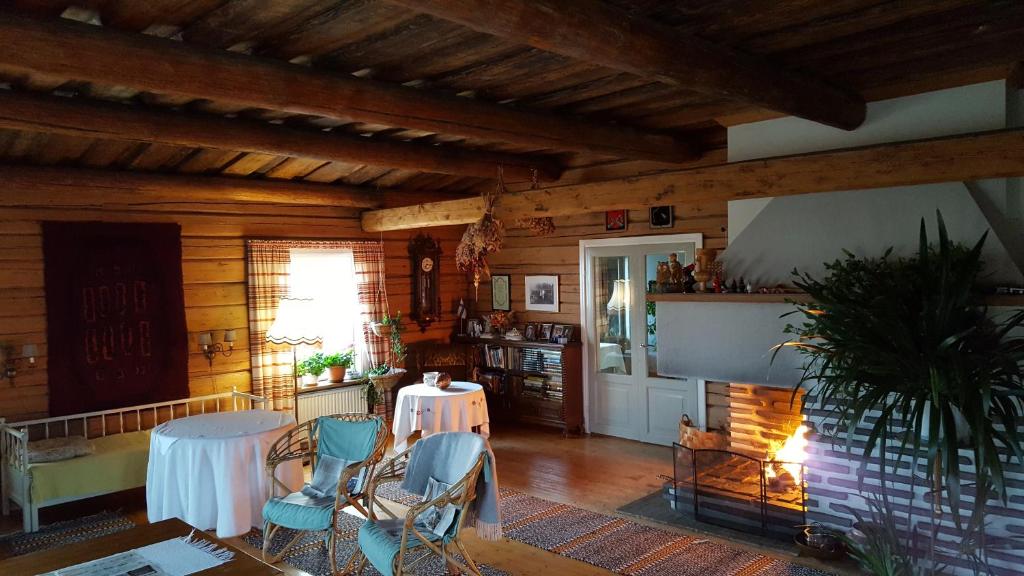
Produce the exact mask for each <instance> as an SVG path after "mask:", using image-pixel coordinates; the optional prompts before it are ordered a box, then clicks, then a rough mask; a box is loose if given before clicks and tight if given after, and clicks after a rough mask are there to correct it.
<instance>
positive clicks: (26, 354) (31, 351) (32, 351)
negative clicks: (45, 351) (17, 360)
mask: <svg viewBox="0 0 1024 576" xmlns="http://www.w3.org/2000/svg"><path fill="white" fill-rule="evenodd" d="M36 356H39V349H38V348H36V345H35V344H24V345H23V346H22V347H21V357H22V358H35V357H36Z"/></svg>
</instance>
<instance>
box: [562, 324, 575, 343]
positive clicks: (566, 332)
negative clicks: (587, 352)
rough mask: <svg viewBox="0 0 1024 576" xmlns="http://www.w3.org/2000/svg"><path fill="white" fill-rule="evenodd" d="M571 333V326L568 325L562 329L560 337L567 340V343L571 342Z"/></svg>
mask: <svg viewBox="0 0 1024 576" xmlns="http://www.w3.org/2000/svg"><path fill="white" fill-rule="evenodd" d="M572 332H573V326H572V324H568V325H566V326H565V327H564V330H562V337H563V338H565V339H566V340H568V341H569V342H572Z"/></svg>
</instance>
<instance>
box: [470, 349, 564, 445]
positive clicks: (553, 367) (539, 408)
mask: <svg viewBox="0 0 1024 576" xmlns="http://www.w3.org/2000/svg"><path fill="white" fill-rule="evenodd" d="M452 342H453V343H456V344H463V345H465V346H467V347H468V348H469V349H470V350H469V351H470V353H469V354H467V357H468V358H469V359H470V363H471V370H472V372H473V373H475V374H476V375H477V376H478V377H477V379H478V380H485V379H486V380H488V381H490V383H491V384H492V386H491V388H492V390H495V391H496V394H495V396H497V397H498V399H499V401H500V403H501V404H500V407H499V409H500V410H503V411H507V412H508V415H509V416H511V418H512V419H515V420H518V421H520V422H531V423H536V424H541V425H545V426H557V427H559V428H562V430H563V431H564V432H565V433H566V434H570V433H572V434H581V433H582V432H583V355H582V347H581V345H580V343H579V342H569V343H568V344H549V343H547V342H528V341H524V340H502V339H497V338H465V337H454V338H453V339H452ZM473 369H475V370H473ZM494 416H497V415H494ZM492 417H493V416H492Z"/></svg>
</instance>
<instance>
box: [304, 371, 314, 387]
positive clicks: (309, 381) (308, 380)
mask: <svg viewBox="0 0 1024 576" xmlns="http://www.w3.org/2000/svg"><path fill="white" fill-rule="evenodd" d="M302 385H303V386H316V376H315V375H313V374H303V375H302Z"/></svg>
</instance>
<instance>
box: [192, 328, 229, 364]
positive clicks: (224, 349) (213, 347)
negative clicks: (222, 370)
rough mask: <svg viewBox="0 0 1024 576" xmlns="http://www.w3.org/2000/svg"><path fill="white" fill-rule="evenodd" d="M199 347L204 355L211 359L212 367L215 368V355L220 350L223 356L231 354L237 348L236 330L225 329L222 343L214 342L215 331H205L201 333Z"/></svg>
mask: <svg viewBox="0 0 1024 576" xmlns="http://www.w3.org/2000/svg"><path fill="white" fill-rule="evenodd" d="M199 347H200V348H201V349H202V351H203V355H204V356H206V359H207V360H209V361H210V367H211V368H213V357H214V356H216V355H217V353H218V352H219V353H220V355H221V356H224V357H228V356H231V352H232V351H233V350H234V349H235V331H234V330H225V331H224V343H223V344H221V343H220V342H217V343H216V344H215V343H214V342H213V332H203V333H202V334H200V335H199Z"/></svg>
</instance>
